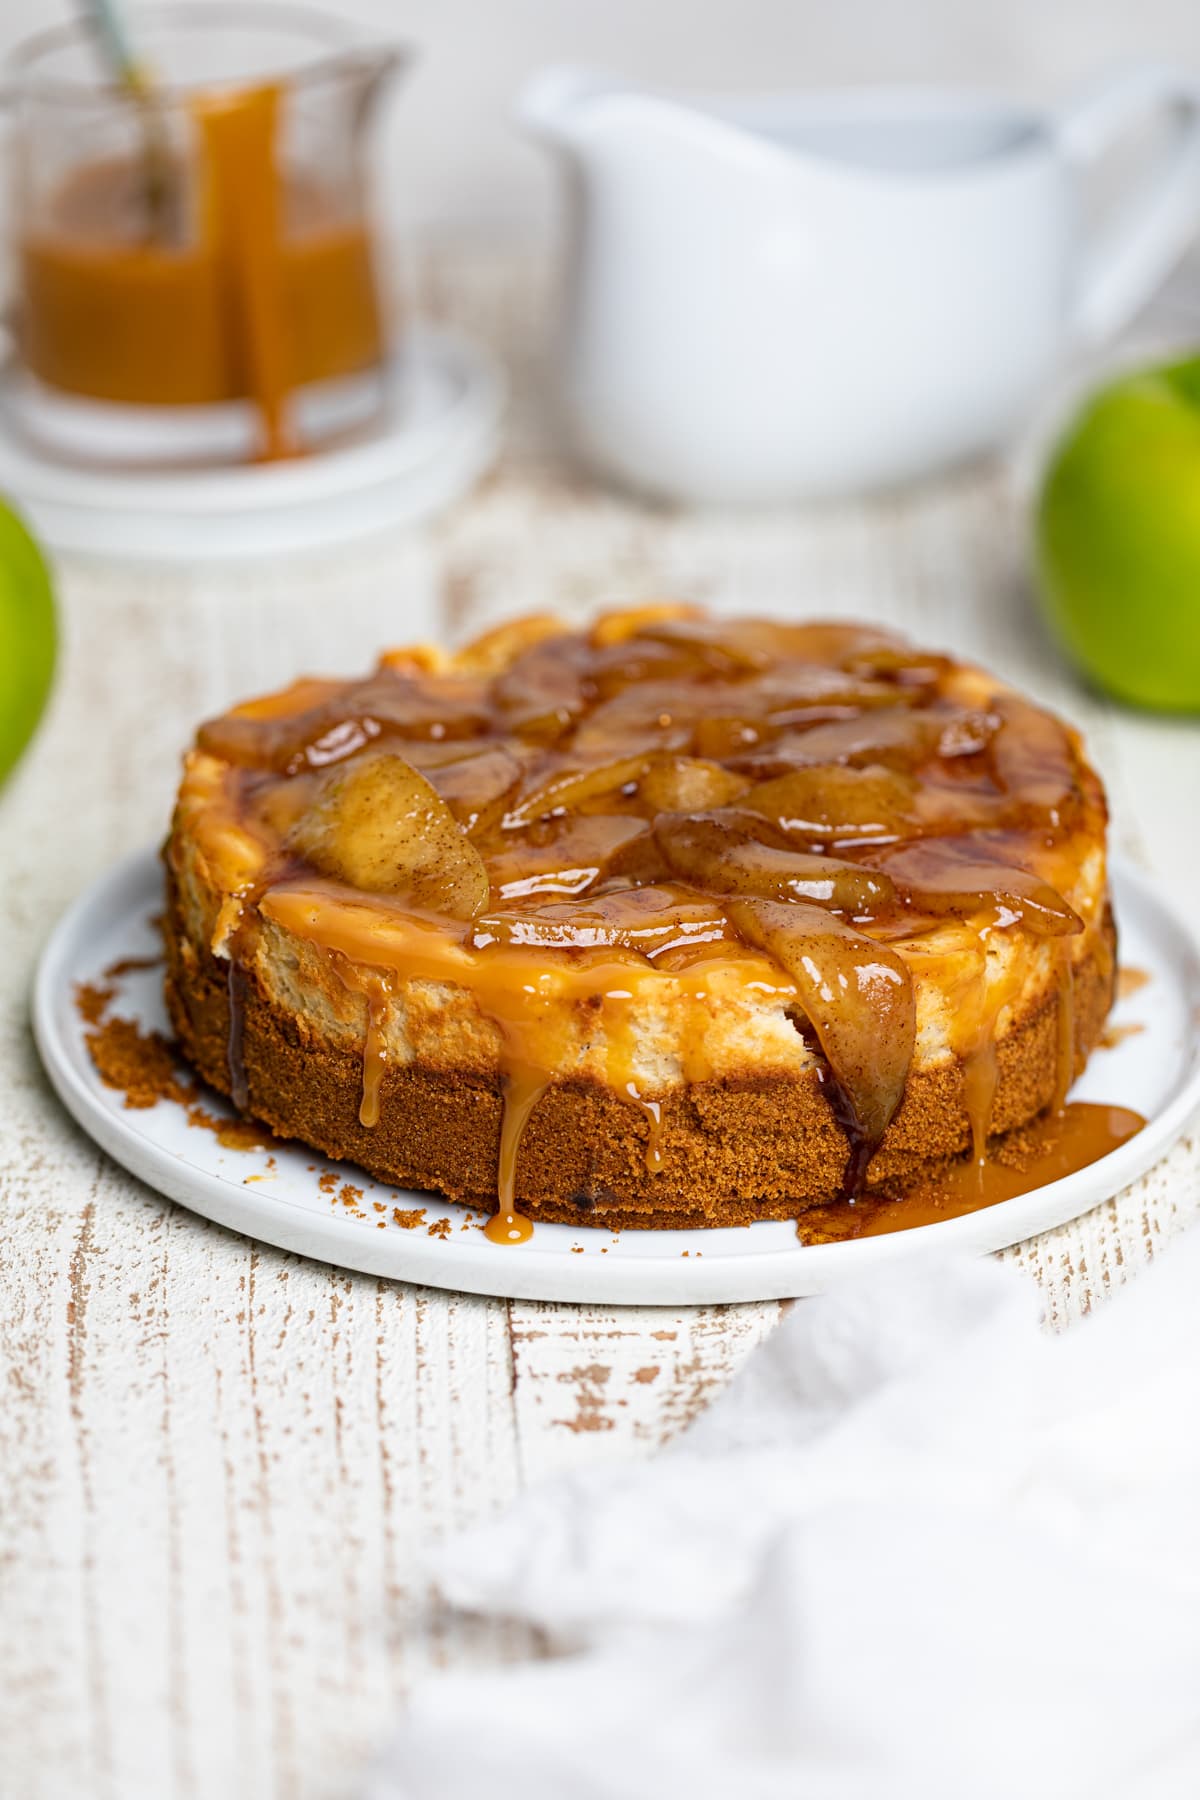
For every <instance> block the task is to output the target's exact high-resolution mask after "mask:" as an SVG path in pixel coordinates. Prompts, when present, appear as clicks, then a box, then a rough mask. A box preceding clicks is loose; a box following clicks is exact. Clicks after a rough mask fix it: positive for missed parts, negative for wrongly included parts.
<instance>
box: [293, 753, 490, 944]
mask: <svg viewBox="0 0 1200 1800" xmlns="http://www.w3.org/2000/svg"><path fill="white" fill-rule="evenodd" d="M288 842H289V846H290V848H291V849H293V850H295V851H297V852H298V853H299V854H300V855H301V856H303V857H306V858H307V859H308V861H309V862H311V863H312V864H313V866H314V867H315V868H317V869H319V870H320V872H321V873H322V874H323V875H329V876H331V877H332V878H333V879H334V880H335V881H344V882H345V883H346V885H347V886H348V887H353V888H358V889H360V890H361V891H362V892H364V893H368V894H395V895H397V896H403V898H404V899H405V900H406V901H408V902H409V903H410V904H411V905H412V906H413V907H415V908H416V909H418V910H419V911H421V912H431V913H440V914H444V915H445V916H446V917H447V918H451V919H473V918H474V917H475V916H476V914H477V913H480V912H482V911H483V909H484V907H485V906H486V905H487V903H488V876H487V870H486V869H485V868H484V865H483V861H482V859H481V857H480V855H479V852H478V850H476V848H475V846H474V845H473V844H472V843H471V841H470V839H469V838H468V837H467V836H466V834H465V832H464V831H463V829H462V827H461V826H460V825H459V824H458V822H457V821H456V820H455V818H454V815H453V813H452V812H451V811H450V809H449V807H448V806H447V805H446V802H445V801H444V800H443V799H442V798H441V796H440V795H439V794H437V793H436V792H435V791H434V789H433V788H432V787H431V786H430V785H429V783H428V782H427V781H426V779H425V777H424V776H423V775H421V774H418V772H417V770H416V769H414V768H413V767H412V765H411V763H407V762H405V760H404V758H403V757H402V756H398V755H396V753H395V752H394V751H390V750H387V751H380V752H378V753H377V754H375V755H373V756H369V757H363V758H360V759H358V760H356V761H355V762H353V763H351V764H349V765H348V766H347V767H346V768H344V769H339V770H337V771H336V772H334V773H332V774H331V775H330V776H329V777H328V778H327V779H326V782H325V784H324V787H323V789H322V792H321V794H320V797H319V799H318V800H317V801H316V803H315V805H313V806H312V807H311V808H310V810H309V811H308V812H306V813H305V814H304V816H303V817H302V818H301V819H300V820H299V821H298V822H297V824H296V825H295V826H294V828H293V830H292V832H291V835H290V837H289V840H288Z"/></svg>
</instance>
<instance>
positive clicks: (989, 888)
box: [872, 837, 1083, 937]
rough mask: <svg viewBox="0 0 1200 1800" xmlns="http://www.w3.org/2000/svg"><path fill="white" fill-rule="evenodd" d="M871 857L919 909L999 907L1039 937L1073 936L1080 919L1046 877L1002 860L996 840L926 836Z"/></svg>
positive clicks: (963, 914) (964, 913)
mask: <svg viewBox="0 0 1200 1800" xmlns="http://www.w3.org/2000/svg"><path fill="white" fill-rule="evenodd" d="M872 860H873V862H874V863H875V865H876V866H877V867H880V868H882V869H883V870H885V871H886V873H887V874H888V875H890V876H891V878H892V880H893V882H894V883H895V885H896V887H897V888H898V889H899V891H900V892H901V893H902V894H904V895H905V896H906V897H907V898H908V899H909V900H910V901H911V903H912V905H913V906H914V907H916V908H917V910H918V911H920V912H922V913H929V914H932V915H934V916H940V915H942V914H944V913H952V914H954V915H956V916H957V917H959V918H970V917H971V916H972V915H973V914H975V913H980V912H983V911H984V910H985V909H986V908H988V907H998V908H999V909H1000V910H1001V913H1002V914H1004V913H1007V914H1009V915H1011V918H1010V919H1009V920H1002V922H1005V923H1011V922H1012V920H1015V919H1019V920H1020V922H1021V923H1022V924H1023V925H1026V926H1028V928H1029V930H1030V931H1032V932H1035V933H1036V934H1037V935H1038V936H1039V937H1072V936H1074V935H1075V934H1076V933H1077V932H1080V931H1082V930H1083V920H1082V919H1081V918H1080V917H1079V914H1078V913H1077V912H1075V911H1074V910H1073V909H1072V908H1071V907H1070V906H1068V904H1067V902H1066V901H1065V900H1064V899H1063V897H1062V895H1061V894H1060V893H1058V892H1057V890H1056V889H1055V888H1052V887H1051V886H1050V884H1049V882H1046V881H1043V880H1042V879H1041V877H1040V876H1039V875H1034V874H1031V872H1030V871H1029V870H1028V869H1023V868H1021V867H1020V866H1019V865H1017V864H1014V863H1011V862H1007V861H1005V860H1004V850H1003V847H1002V846H1001V845H998V844H991V843H989V842H988V840H987V839H981V838H975V839H972V838H968V837H958V838H953V837H942V838H925V839H922V840H921V841H920V842H918V843H913V844H901V845H899V846H897V847H896V848H895V849H894V850H890V849H889V850H882V851H880V852H879V853H878V854H877V855H875V856H873V858H872Z"/></svg>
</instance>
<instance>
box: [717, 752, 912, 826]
mask: <svg viewBox="0 0 1200 1800" xmlns="http://www.w3.org/2000/svg"><path fill="white" fill-rule="evenodd" d="M916 795H917V788H916V783H915V782H914V780H913V778H912V776H911V775H903V774H901V773H900V772H899V771H898V770H896V769H885V768H883V767H882V766H880V765H876V766H873V767H869V768H866V769H851V768H843V767H841V765H840V764H834V765H830V766H823V767H821V768H818V769H794V770H793V771H792V772H791V773H790V774H788V775H779V776H777V777H776V778H775V780H773V781H764V782H762V783H760V784H759V785H758V786H757V787H752V788H751V789H750V792H749V793H748V794H747V795H746V796H745V798H744V800H743V805H744V806H745V807H746V808H747V809H752V810H753V811H754V812H757V813H761V814H762V815H763V817H764V818H766V819H770V820H772V821H773V822H774V823H775V824H776V825H778V826H779V828H780V830H781V831H784V832H787V833H788V834H789V835H790V836H793V837H799V838H805V839H807V840H809V841H810V842H816V843H837V842H843V843H850V842H854V843H869V842H891V841H894V840H895V839H896V838H899V837H904V836H905V835H906V834H907V833H908V832H910V831H913V830H915V829H916V828H917V827H918V826H919V823H920V820H919V814H918V808H917V799H916Z"/></svg>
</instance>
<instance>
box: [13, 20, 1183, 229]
mask: <svg viewBox="0 0 1200 1800" xmlns="http://www.w3.org/2000/svg"><path fill="white" fill-rule="evenodd" d="M194 3H195V5H196V6H197V7H199V8H202V7H203V5H204V3H205V0H194ZM324 6H325V10H326V11H329V12H332V13H338V14H341V15H343V16H344V17H345V18H347V19H349V20H352V21H354V22H355V23H357V24H360V25H362V26H364V27H366V28H367V29H369V30H375V31H378V32H379V33H380V34H381V35H387V36H394V37H399V38H402V39H406V40H408V41H410V42H411V43H413V44H414V45H415V46H416V47H417V49H418V54H419V62H418V64H417V66H416V68H415V69H414V71H413V75H412V78H411V82H410V85H409V87H408V91H406V92H405V94H404V96H403V99H402V101H401V102H400V104H398V105H397V106H396V107H395V108H394V109H392V111H391V113H390V116H389V117H388V118H387V120H386V122H385V124H384V143H385V162H386V166H387V168H388V169H389V171H390V172H391V173H392V174H393V175H394V178H395V179H394V181H393V182H392V183H391V184H390V187H389V194H388V207H389V210H390V211H394V212H395V214H396V215H397V216H398V217H400V218H402V219H405V220H407V221H409V222H410V223H413V224H419V225H421V226H423V227H425V228H427V229H434V230H438V231H441V230H446V231H451V232H455V231H459V232H461V231H467V232H470V233H472V234H475V233H505V232H509V231H512V230H519V231H521V232H522V233H524V234H526V235H527V236H528V237H530V238H533V239H537V238H542V239H544V238H545V236H546V234H547V233H548V230H549V228H550V223H551V217H552V196H553V184H552V180H551V171H550V169H549V167H548V166H547V164H546V162H545V159H544V158H542V157H540V156H539V155H538V153H537V151H536V150H535V149H533V148H531V147H530V146H529V145H528V144H527V143H525V142H524V141H523V140H522V139H521V137H520V136H519V135H518V134H517V133H516V132H514V131H513V130H512V127H511V108H512V99H513V95H514V93H515V92H516V90H517V88H518V86H519V85H520V83H521V81H522V80H523V79H524V78H525V76H526V75H527V74H529V72H530V71H531V70H533V69H535V68H537V67H538V66H539V65H540V64H542V63H547V62H556V61H559V60H564V59H565V60H569V61H572V62H579V63H585V64H589V65H592V64H594V65H598V66H600V67H602V68H610V69H612V70H614V71H616V72H618V73H621V74H624V75H627V76H629V77H630V78H633V79H637V80H641V81H646V82H652V83H656V82H662V83H664V84H669V85H672V86H681V87H698V88H714V89H737V88H756V87H765V88H775V89H781V88H782V89H790V88H797V87H820V86H825V85H839V84H851V85H858V84H860V83H871V82H890V81H905V82H920V83H925V82H929V83H933V82H943V81H945V82H963V83H966V84H968V85H971V86H980V87H986V88H1000V89H1002V90H1004V91H1006V92H1011V93H1013V94H1014V95H1016V96H1017V97H1021V98H1031V99H1035V100H1047V101H1049V100H1055V99H1058V98H1060V97H1061V96H1062V95H1063V93H1064V92H1066V91H1069V90H1070V89H1071V88H1073V87H1075V86H1077V85H1079V84H1080V83H1082V82H1084V81H1086V80H1087V79H1088V78H1089V77H1090V76H1091V75H1093V74H1094V73H1095V72H1096V71H1097V70H1099V69H1100V68H1102V67H1103V66H1104V65H1105V64H1106V63H1110V62H1117V61H1121V60H1123V59H1127V58H1130V57H1138V58H1142V57H1158V58H1162V59H1165V60H1167V61H1172V62H1183V63H1187V62H1189V61H1192V60H1200V19H1198V17H1197V13H1196V8H1195V6H1194V5H1193V4H1191V0H1053V3H1050V4H1048V3H1047V0H903V3H902V4H900V3H896V0H839V3H838V4H837V5H829V4H827V0H704V4H702V5H697V4H695V0H604V3H603V4H600V0H425V4H419V3H418V4H410V5H395V4H393V3H392V0H353V4H350V3H348V0H324ZM0 14H2V16H0V49H8V48H10V47H11V46H12V45H14V44H16V43H17V42H18V41H19V40H20V39H21V38H22V37H24V36H26V35H27V34H28V33H30V32H32V31H34V30H41V29H43V28H44V27H46V26H47V25H51V24H54V23H57V22H59V21H60V20H65V19H69V18H72V17H74V16H75V14H74V12H73V11H72V9H71V8H70V7H69V6H67V5H65V4H63V3H62V0H5V5H4V6H3V8H2V9H0Z"/></svg>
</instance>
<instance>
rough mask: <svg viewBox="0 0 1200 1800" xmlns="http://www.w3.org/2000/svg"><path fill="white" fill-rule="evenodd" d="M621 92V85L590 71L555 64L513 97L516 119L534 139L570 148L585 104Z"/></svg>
mask: <svg viewBox="0 0 1200 1800" xmlns="http://www.w3.org/2000/svg"><path fill="white" fill-rule="evenodd" d="M623 90H624V83H622V82H619V81H617V80H615V79H614V78H613V77H611V76H608V75H603V74H600V73H599V72H598V71H596V70H594V69H579V68H575V67H573V66H572V65H570V64H566V63H564V64H559V65H556V66H555V67H553V68H549V69H542V70H539V72H538V73H537V74H536V75H533V76H531V77H530V79H529V80H528V81H527V82H526V83H525V85H524V87H523V88H522V89H521V92H520V93H519V94H518V96H517V106H516V112H517V118H518V119H519V120H520V122H521V124H522V125H524V126H525V128H526V130H527V131H529V132H531V133H532V134H533V135H534V136H535V137H539V138H542V139H544V140H545V141H546V142H547V143H550V144H557V145H559V146H563V147H566V146H571V145H574V144H576V143H577V142H578V141H579V136H580V132H581V130H582V127H583V121H584V119H585V117H586V114H587V111H588V106H589V102H591V101H593V100H597V99H599V98H600V97H601V96H602V95H605V94H614V93H620V92H622V91H623Z"/></svg>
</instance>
